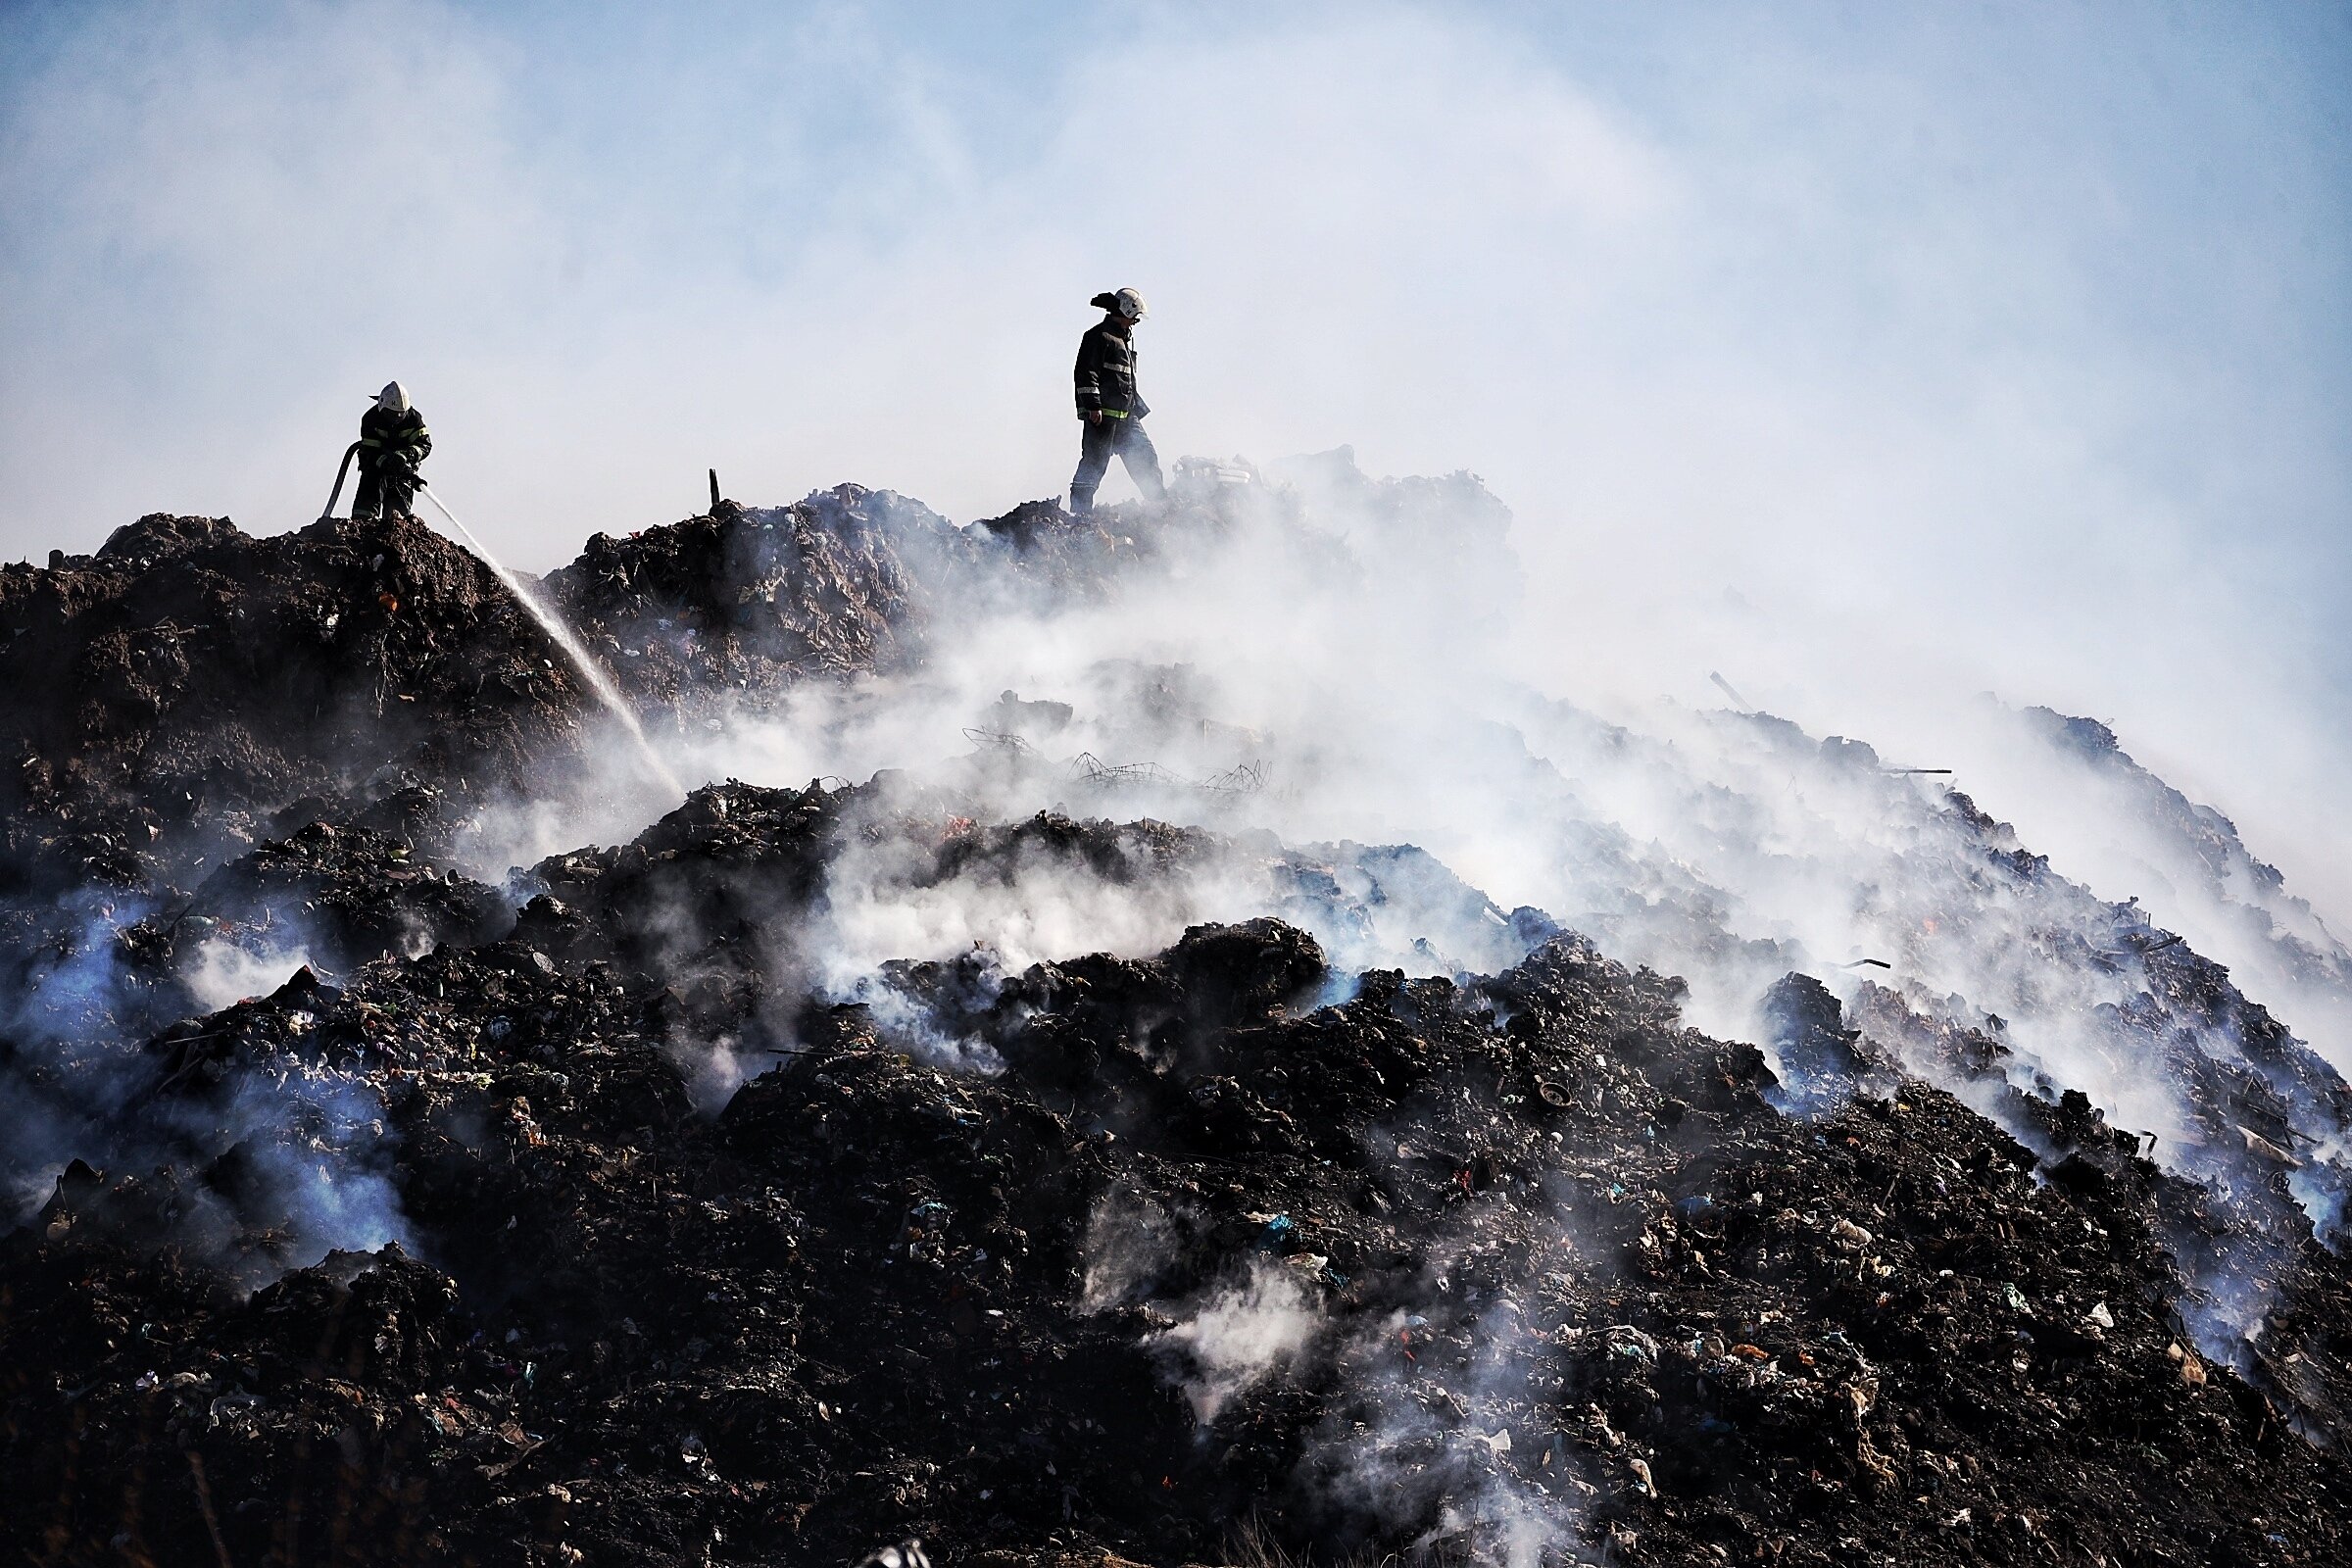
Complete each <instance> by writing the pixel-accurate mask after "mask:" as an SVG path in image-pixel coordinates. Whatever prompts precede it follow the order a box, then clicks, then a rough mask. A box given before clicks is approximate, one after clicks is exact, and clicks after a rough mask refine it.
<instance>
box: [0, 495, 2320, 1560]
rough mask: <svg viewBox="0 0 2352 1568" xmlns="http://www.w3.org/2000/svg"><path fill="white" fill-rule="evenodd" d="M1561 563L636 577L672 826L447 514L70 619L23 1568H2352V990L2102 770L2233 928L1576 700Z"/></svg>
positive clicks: (1193, 520) (1389, 527)
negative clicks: (1599, 1567) (1521, 607)
mask: <svg viewBox="0 0 2352 1568" xmlns="http://www.w3.org/2000/svg"><path fill="white" fill-rule="evenodd" d="M1508 526H1509V518H1508V515H1507V514H1506V513H1505V512H1504V511H1503V509H1502V507H1501V506H1500V504H1499V503H1498V502H1496V501H1495V499H1494V498H1493V497H1491V496H1489V495H1488V494H1486V492H1485V491H1484V490H1483V489H1482V488H1481V487H1480V486H1479V485H1478V483H1477V482H1476V481H1475V480H1473V479H1470V478H1468V477H1467V476H1461V475H1456V476H1452V477H1449V478H1442V479H1406V480H1374V479H1370V478H1367V477H1365V476H1364V475H1362V474H1361V473H1359V472H1358V471H1356V469H1355V467H1354V465H1353V463H1352V460H1351V459H1350V458H1349V457H1348V455H1347V454H1346V453H1339V454H1332V455H1328V456H1326V457H1324V458H1322V459H1317V460H1311V461H1307V462H1303V463H1300V464H1298V465H1294V466H1290V467H1288V468H1286V469H1283V470H1280V471H1276V472H1267V473H1261V472H1259V471H1257V470H1255V469H1253V468H1251V467H1250V466H1248V465H1245V464H1240V463H1225V464H1217V465H1205V464H1188V465H1184V466H1180V467H1179V470H1178V472H1177V474H1176V477H1175V481H1174V483H1173V486H1172V492H1171V495H1170V497H1169V499H1168V500H1166V501H1165V502H1164V503H1160V504H1156V505H1151V506H1148V507H1147V506H1143V505H1138V504H1126V505H1113V506H1102V507H1099V508H1097V509H1095V510H1094V511H1093V512H1092V513H1091V515H1085V516H1082V517H1073V516H1071V515H1068V514H1067V513H1066V512H1064V511H1063V510H1062V509H1061V508H1060V507H1059V506H1058V505H1056V504H1054V503H1038V504H1033V505H1030V506H1025V507H1022V508H1019V509H1016V510H1015V511H1013V512H1011V513H1009V514H1007V515H1004V516H1000V517H995V518H991V519H988V520H986V521H981V522H975V523H971V524H968V525H957V524H956V523H952V522H950V521H949V520H947V519H945V518H943V517H941V516H939V515H936V514H934V513H932V512H931V511H929V510H928V509H926V508H925V507H923V506H921V505H920V504H919V503H917V502H914V501H912V500H909V499H907V498H905V497H901V496H898V495H894V494H891V493H889V492H885V491H873V490H865V489H861V488H859V487H857V486H842V487H840V488H837V489H834V490H829V491H821V492H818V493H816V494H813V495H811V496H809V497H808V498H807V499H806V500H803V501H801V502H799V503H797V504H794V505H792V506H788V507H779V508H748V507H740V506H737V505H735V504H733V503H728V502H720V503H717V504H715V505H713V507H712V508H711V512H710V513H708V514H706V515H698V516H694V517H690V518H687V519H685V520H683V521H680V522H676V523H672V524H668V525H663V526H655V527H648V528H646V529H645V530H644V531H642V532H640V533H637V534H634V535H630V536H628V537H625V538H624V537H614V536H607V535H601V534H600V535H598V536H596V537H595V538H593V539H591V540H590V541H589V542H588V544H587V546H586V548H585V549H584V551H583V552H582V553H581V554H580V555H579V557H578V559H577V560H575V561H574V562H572V563H571V564H569V565H566V566H564V567H563V568H562V569H561V570H558V571H555V572H553V573H551V574H550V575H548V576H547V577H546V578H544V579H541V580H539V581H538V582H536V583H534V584H532V585H531V587H532V591H534V592H536V593H538V594H540V595H542V596H543V599H544V602H545V603H546V604H547V605H548V606H550V607H552V608H553V610H554V611H555V612H557V613H561V615H562V616H563V617H564V621H565V622H566V624H568V626H569V627H571V628H572V629H573V630H574V631H575V632H576V633H577V638H576V640H577V642H578V644H579V646H580V647H581V648H583V649H585V650H586V654H587V656H588V657H590V658H593V659H594V660H596V661H597V662H599V665H600V672H602V673H606V674H609V676H610V678H611V680H612V682H613V685H614V686H615V687H616V688H617V689H618V690H619V691H620V692H621V693H623V694H624V696H625V698H626V700H627V702H628V703H629V704H630V705H631V707H632V708H633V709H634V711H635V713H636V715H637V716H638V717H640V718H641V719H642V721H643V724H644V727H645V730H646V732H647V734H648V736H649V737H650V740H651V744H652V745H653V746H654V747H655V748H656V749H657V750H658V751H659V752H660V753H661V755H662V759H663V760H664V762H665V764H666V765H667V766H668V767H669V768H671V769H672V770H674V771H675V772H676V773H677V774H678V775H679V777H680V778H681V779H682V780H684V781H685V782H686V783H688V784H690V785H693V786H694V787H692V788H691V789H690V790H686V791H683V792H672V791H669V790H668V789H666V787H664V786H662V785H661V784H660V783H659V781H658V780H656V779H654V778H653V777H651V776H650V775H649V772H648V770H647V769H645V768H644V767H642V766H639V765H637V763H636V760H635V757H634V754H633V753H632V751H631V749H630V747H629V746H628V745H625V744H623V743H622V740H621V739H620V738H617V737H616V736H615V734H614V732H613V728H612V726H611V725H610V724H609V722H608V721H607V718H606V713H605V710H604V708H603V707H602V706H600V704H599V703H598V701H597V699H596V697H595V694H594V693H593V692H592V691H591V690H590V689H589V685H588V682H587V679H586V676H585V673H584V672H583V670H582V669H581V668H580V667H579V664H578V662H577V659H576V657H574V656H573V655H570V654H567V653H566V652H565V651H564V649H562V648H560V647H558V646H557V645H556V644H555V643H554V642H553V641H552V640H551V638H550V636H549V635H548V633H547V631H546V629H545V627H544V626H543V624H542V623H541V621H540V620H538V619H536V618H534V617H533V616H532V615H531V614H530V613H527V612H526V611H525V610H524V609H523V608H522V607H521V606H519V605H518V604H517V602H516V600H515V593H514V592H513V591H512V590H511V588H510V587H509V585H508V584H507V583H505V582H504V581H502V580H501V578H500V577H499V576H498V575H497V574H495V573H493V572H492V571H491V570H490V569H489V568H488V567H486V566H485V565H484V564H482V563H481V562H480V561H478V560H477V559H476V558H475V557H474V556H472V555H470V554H468V553H467V552H466V551H465V550H463V549H461V548H459V547H458V546H456V545H454V544H452V543H451V542H450V541H448V540H446V539H444V538H442V537H440V536H439V535H438V534H436V533H434V532H432V531H430V530H429V529H427V528H426V527H425V526H424V525H423V524H421V523H420V522H418V521H417V520H415V519H414V518H410V517H406V516H385V517H380V518H378V517H368V518H364V519H362V520H360V521H357V522H353V521H344V520H337V519H327V520H323V521H321V522H319V523H318V524H316V525H313V526H310V527H306V528H303V529H301V530H300V531H297V532H293V533H288V534H281V535H276V536H271V537H253V536H249V535H247V534H246V533H244V532H242V531H241V530H240V529H238V528H237V527H236V526H234V525H233V524H231V523H230V522H229V521H227V520H226V519H221V518H203V517H180V516H166V515H156V516H149V517H145V518H142V519H140V520H139V521H137V522H136V523H133V524H130V525H128V526H126V527H124V528H123V529H122V530H121V531H119V532H118V533H117V534H116V535H115V536H114V537H113V538H112V539H111V540H110V541H109V542H108V543H107V544H106V546H105V547H104V548H103V549H102V550H100V551H98V552H97V553H96V554H95V555H92V556H86V557H82V556H75V557H67V556H59V557H55V558H52V559H51V561H50V563H49V564H47V565H46V566H40V567H34V566H29V565H20V566H14V567H10V568H7V569H6V570H0V675H4V678H0V694H4V695H0V745H5V746H6V747H7V748H8V749H9V752H8V755H7V756H6V757H5V758H0V805H4V806H5V810H6V823H7V838H6V852H5V858H4V860H0V892H4V894H5V898H4V899H0V922H4V929H5V943H4V946H0V954H4V961H5V964H6V977H7V985H6V990H5V993H4V996H0V1002H4V1004H5V1007H6V1022H5V1032H4V1037H0V1177H4V1178H5V1183H6V1187H5V1191H6V1194H7V1198H8V1201H9V1204H10V1211H9V1214H8V1218H7V1223H8V1225H9V1226H10V1229H9V1231H8V1234H7V1235H6V1238H5V1240H4V1241H0V1478H4V1484H0V1498H4V1499H5V1501H4V1502H0V1538H4V1544H5V1549H6V1552H7V1554H8V1555H9V1557H10V1558H11V1559H12V1560H18V1561H27V1562H36V1563H54V1564H97V1563H117V1562H123V1563H155V1564H167V1565H168V1564H181V1563H185V1564H201V1565H208V1568H218V1565H223V1564H253V1563H266V1562H269V1563H288V1564H290V1563H296V1562H302V1563H311V1562H317V1563H322V1564H323V1563H342V1562H352V1563H384V1564H407V1563H419V1564H421V1563H479V1564H517V1565H519V1564H564V1565H576V1564H605V1563H610V1564H622V1563H629V1564H648V1563H650V1564H680V1565H683V1564H693V1565H698V1568H699V1565H704V1564H714V1563H735V1562H741V1563H770V1562H774V1563H850V1562H854V1561H858V1560H859V1559H860V1558H861V1557H863V1556H864V1555H865V1554H866V1553H868V1552H871V1551H874V1550H875V1549H876V1548H878V1547H885V1546H893V1545H894V1544H897V1543H903V1542H907V1541H918V1540H919V1541H920V1542H921V1543H922V1546H921V1551H922V1552H923V1553H924V1555H925V1556H926V1557H927V1558H928V1560H929V1561H931V1562H933V1563H939V1564H943V1565H944V1564H988V1565H1004V1568H1010V1565H1013V1564H1032V1563H1050V1564H1056V1565H1061V1564H1068V1565H1076V1564H1082V1563H1085V1564H1091V1563H1103V1562H1111V1561H1126V1562H1138V1563H1150V1564H1168V1565H1174V1564H1180V1563H1203V1564H1238V1563H1257V1564H1263V1563H1272V1562H1293V1563H1340V1562H1353V1561H1366V1562H1369V1561H1377V1560H1384V1559H1388V1558H1392V1557H1393V1558H1395V1559H1396V1560H1397V1561H1400V1562H1423V1561H1427V1562H1438V1563H1486V1562H1493V1563H1502V1564H1512V1565H1539V1564H1568V1563H1604V1562H1605V1563H1623V1564H1642V1563H1657V1564H1714V1563H1727V1562H1728V1563H1775V1564H1797V1563H1823V1564H1828V1563H1838V1564H1846V1563H1864V1562H1887V1563H1906V1564H1912V1563H2033V1562H2044V1561H2046V1562H2052V1563H2095V1564H2102V1565H2113V1568H2153V1565H2157V1564H2189V1563H2215V1564H2220V1563H2229V1564H2264V1563H2276V1564H2288V1563H2313V1564H2317V1563H2327V1562H2341V1561H2345V1560H2347V1559H2348V1558H2352V1472H2347V1469H2346V1465H2345V1449H2344V1441H2345V1438H2346V1435H2347V1432H2348V1431H2352V1427H2348V1424H2347V1413H2346V1412H2347V1409H2348V1408H2352V1405H2348V1402H2347V1401H2352V1364H2348V1362H2347V1353H2348V1351H2352V1279H2348V1276H2347V1271H2346V1267H2345V1261H2344V1254H2343V1250H2342V1249H2343V1237H2342V1233H2341V1230H2340V1223H2341V1217H2342V1210H2343V1202H2344V1195H2345V1186H2346V1173H2347V1166H2346V1164H2345V1154H2346V1138H2347V1128H2348V1127H2352V1090H2348V1089H2347V1085H2346V1082H2345V1079H2344V1077H2343V1076H2342V1073H2341V1070H2340V1069H2342V1068H2343V1067H2344V1066H2345V1064H2346V1060H2347V1056H2348V1055H2352V1033H2347V1032H2346V1025H2347V1021H2352V955H2348V954H2347V953H2346V951H2345V949H2344V948H2343V947H2342V946H2341V945H2340V944H2339V943H2337V942H2336V941H2335V940H2334V938H2333V937H2332V936H2330V935H2329V934H2328V933H2327V929H2326V927H2325V925H2324V924H2323V923H2322V922H2321V921H2320V919H2319V917H2318V916H2317V915H2316V914H2315V913H2314V912H2313V911H2312V910H2311V909H2310V908H2309V907H2307V906H2304V905H2303V904H2301V903H2300V902H2299V901H2298V900H2296V899H2295V898H2294V897H2293V896H2292V895H2291V894H2290V893H2289V892H2288V891H2287V889H2286V886H2285V883H2284V880H2283V878H2282V877H2281V876H2280V875H2279V874H2278V872H2276V871H2273V870H2271V869H2270V868H2269V867H2268V866H2266V865H2264V864H2263V863H2262V862H2261V861H2260V860H2259V859H2257V858H2254V856H2253V855H2252V854H2251V852H2249V851H2248V850H2247V849H2246V847H2245V846H2243V845H2242V844H2240V843H2239V842H2238V840H2237V838H2236V835H2235V832H2234V830H2233V829H2231V828H2230V827H2229V823H2228V821H2227V819H2226V818H2223V817H2222V816H2221V815H2220V814H2219V813H2217V812H2214V811H2211V810H2209V809H2203V808H2200V807H2196V806H2194V805H2193V804H2192V803H2189V802H2188V801H2186V799H2185V798H2184V797H2182V796H2180V795H2179V794H2178V793H2177V792H2175V791H2173V790H2171V789H2170V788H2169V787H2168V786H2166V785H2164V784H2163V782H2162V781H2161V780H2158V779H2156V778H2154V777H2153V776H2152V775H2150V774H2148V773H2147V772H2146V771H2145V770H2144V769H2141V768H2140V767H2139V766H2138V764H2137V763H2135V762H2134V761H2133V760H2131V756H2130V754H2129V752H2128V750H2127V749H2126V742H2125V740H2124V739H2122V738H2119V737H2117V736H2115V735H2113V734H2111V733H2109V732H2108V731H2106V730H2105V729H2103V728H2101V727H2100V726H2098V725H2096V724H2094V723H2091V722H2089V721H2087V720H2079V719H2068V718H2066V717H2064V716H2062V715H2058V714H2055V713H2050V712H2048V711H2042V710H2034V709H2030V708H2028V709H2007V708H1998V709H1992V708H1988V709H1987V711H1986V713H1985V715H1984V717H1985V724H1986V725H1987V726H1988V729H1989V730H1990V731H1992V732H1997V734H1998V735H1999V736H2000V737H2001V740H2002V744H2004V745H2007V746H2010V747H2013V748H2017V749H2020V750H2022V751H2026V752H2031V753H2033V754H2034V755H2035V756H2037V757H2040V758H2041V759H2043V760H2045V761H2046V762H2047V763H2048V764H2049V769H2050V770H2051V776H2054V777H2067V778H2080V779H2081V780H2082V781H2084V788H2086V789H2087V788H2089V787H2090V785H2091V784H2093V783H2095V784H2096V785H2097V786H2098V788H2099V789H2101V790H2102V791H2104V792H2105V794H2104V795H2103V796H2102V799H2107V800H2121V801H2126V802H2129V803H2132V804H2131V809H2130V810H2129V812H2128V813H2127V814H2128V815H2129V817H2130V819H2131V820H2130V828H2131V832H2132V833H2134V834H2136V835H2137V836H2138V838H2137V841H2136V842H2139V843H2141V844H2142V845H2143V847H2144V848H2145V854H2146V855H2147V856H2149V857H2161V856H2170V857H2172V859H2171V860H2170V861H2167V862H2166V863H2168V864H2172V865H2174V866H2175V868H2176V869H2175V874H2173V875H2171V876H2170V877H2168V878H2167V879H2166V880H2165V887H2164V890H2163V891H2162V892H2161V893H2159V892H2157V891H2154V890H2141V889H2138V888H2125V889H2117V888H2109V887H2106V886H2101V887H2100V888H2098V889H2097V890H2095V891H2094V890H2093V889H2092V888H2091V887H2090V886H2089V885H2087V884H2085V883H2083V882H2082V881H2079V880H2076V879H2074V878H2073V877H2071V876H2070V875H2069V871H2068V867H2067V865H2066V864H2064V863H2062V862H2061V861H2058V860H2053V859H2051V858H2044V853H2045V852H2043V851H2037V849H2036V847H2035V846H2034V845H2033V844H2030V843H2027V842H2024V841H2023V840H2022V839H2021V836H2020V835H2019V833H2018V832H2016V831H2015V830H2013V829H2012V828H2010V827H2008V826H2006V825H2005V824H2004V820H2003V818H2002V803H2001V802H2000V801H1998V800H1992V799H1985V800H1978V799H1973V798H1971V796H1970V795H1969V794H1968V793H1967V792H1966V784H1967V780H1966V778H1965V777H1944V776H1939V775H1936V774H1928V773H1922V772H1920V771H1917V770H1916V769H1906V768H1905V767H1903V766H1900V765H1898V764H1900V763H1903V762H1905V761H1906V760H1904V759H1887V758H1882V757H1881V756H1880V755H1879V754H1878V753H1877V752H1875V751H1873V750H1872V748H1870V747H1869V746H1867V745H1865V744H1862V743H1861V742H1858V741H1855V740H1850V739H1844V738H1839V737H1826V738H1825V737H1821V736H1816V735H1811V734H1808V733H1806V732H1804V731H1803V730H1802V729H1800V728H1799V727H1798V726H1796V725H1795V724H1792V723H1789V722H1788V721H1786V720H1784V719H1781V718H1777V717H1774V716H1772V715H1770V714H1768V713H1762V712H1753V711H1737V710H1723V709H1715V710H1700V709H1691V708H1680V707H1674V706H1671V705H1662V704H1661V705H1655V706H1653V707H1651V708H1648V709H1645V710H1642V711H1624V710H1607V711H1604V709H1603V708H1602V707H1600V706H1598V705H1595V704H1591V703H1587V702H1586V701H1585V700H1584V699H1583V697H1582V696H1581V695H1580V691H1579V679H1578V672H1577V671H1575V670H1573V669H1557V668H1549V669H1546V668H1530V667H1525V666H1524V665H1522V664H1519V663H1516V662H1514V656H1513V655H1512V654H1511V652H1510V649H1509V647H1508V646H1507V645H1506V644H1505V643H1504V642H1503V641H1502V640H1501V639H1499V638H1497V637H1496V636H1495V634H1494V632H1493V626H1494V624H1495V621H1496V620H1497V618H1498V617H1500V616H1504V615H1507V614H1508V613H1511V601H1512V589H1511V586H1510V585H1511V584H1512V583H1513V582H1515V581H1516V573H1515V569H1514V567H1513V565H1512V562H1511V558H1510V554H1509V546H1508ZM681 793H682V798H681ZM1490 894H1494V895H1495V896H1494V897H1491V896H1490ZM2119 900H2120V901H2121V902H2117V901H2119ZM2168 921H2170V922H2172V923H2171V924H2169V925H2168V923H2167V922H2168Z"/></svg>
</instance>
